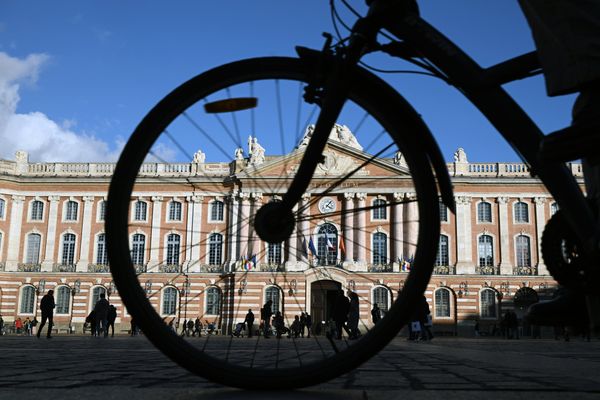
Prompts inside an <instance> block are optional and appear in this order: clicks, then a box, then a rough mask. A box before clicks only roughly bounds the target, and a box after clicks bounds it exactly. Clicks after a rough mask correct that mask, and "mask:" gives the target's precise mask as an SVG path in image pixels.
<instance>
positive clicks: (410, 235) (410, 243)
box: [403, 193, 419, 258]
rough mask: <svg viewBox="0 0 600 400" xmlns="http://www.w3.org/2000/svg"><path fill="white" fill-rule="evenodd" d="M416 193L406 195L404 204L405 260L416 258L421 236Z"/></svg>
mask: <svg viewBox="0 0 600 400" xmlns="http://www.w3.org/2000/svg"><path fill="white" fill-rule="evenodd" d="M416 199H417V195H416V194H415V193H406V196H405V201H406V203H404V207H403V208H404V224H403V228H404V258H411V257H414V255H415V252H416V250H417V239H418V235H419V207H418V205H417V202H416Z"/></svg>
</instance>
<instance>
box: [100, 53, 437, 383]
mask: <svg viewBox="0 0 600 400" xmlns="http://www.w3.org/2000/svg"><path fill="white" fill-rule="evenodd" d="M314 68H315V66H314V65H312V63H311V62H310V61H307V60H300V59H294V58H280V57H268V58H257V59H249V60H243V61H238V62H233V63H230V64H227V65H224V66H221V67H217V68H215V69H212V70H210V71H208V72H205V73H202V74H200V75H198V76H196V77H194V78H192V79H190V80H189V81H187V82H185V83H184V84H182V85H181V86H180V87H178V88H177V89H175V90H174V91H173V92H171V93H170V94H169V95H167V96H166V97H165V98H164V99H163V100H161V101H160V102H159V103H158V104H157V105H156V106H155V107H154V108H153V109H152V110H151V111H150V112H149V113H148V114H147V115H146V116H145V117H144V118H143V120H142V121H141V122H140V124H139V125H138V127H137V128H136V129H135V131H134V132H133V134H132V136H131V138H130V139H129V140H128V142H127V144H126V145H125V147H124V149H123V152H122V154H121V156H120V158H119V160H118V162H117V164H116V167H115V170H114V175H113V179H112V181H111V184H110V188H109V195H108V206H107V218H106V232H107V242H108V243H107V250H108V254H109V259H110V260H111V263H110V268H111V273H112V274H113V277H114V281H115V283H116V285H117V288H118V290H119V294H120V296H121V298H122V300H123V302H124V303H125V305H126V306H127V309H128V312H129V313H130V314H131V315H132V316H133V317H134V318H135V320H136V323H137V324H138V325H139V326H140V327H141V328H142V330H143V332H144V333H145V334H146V336H147V337H148V338H149V339H150V341H151V342H152V343H153V344H154V345H155V346H156V347H157V348H159V349H160V350H161V351H162V352H163V353H164V354H165V355H167V356H168V357H170V358H171V359H172V360H174V361H175V362H176V363H178V364H179V365H181V366H182V367H184V368H186V369H188V370H189V371H191V372H193V373H195V374H197V375H200V376H203V377H205V378H208V379H210V380H212V381H214V382H217V383H221V384H224V385H228V386H234V387H239V388H246V389H288V388H298V387H306V386H310V385H314V384H317V383H321V382H324V381H327V380H329V379H332V378H334V377H337V376H339V375H341V374H343V373H345V372H348V371H350V370H352V369H353V368H355V367H357V366H358V365H360V364H361V363H363V362H364V361H366V360H367V359H369V358H370V357H372V356H373V355H374V354H376V353H377V352H378V351H379V350H380V349H382V348H383V347H384V346H385V345H386V344H387V343H388V342H389V341H390V340H391V339H393V338H394V337H395V335H396V334H397V333H398V332H399V330H400V329H401V328H402V327H403V325H404V324H405V323H406V322H407V321H408V320H409V318H410V317H411V316H412V313H413V307H415V306H416V305H417V304H418V303H419V302H418V300H420V299H421V297H422V295H423V293H424V291H425V289H426V286H427V283H428V282H429V279H430V277H431V272H432V269H433V264H434V259H435V255H436V252H437V242H438V240H439V208H438V196H437V189H436V185H435V179H434V176H433V173H432V168H431V166H430V164H429V160H428V158H427V156H426V154H425V152H424V151H423V149H422V147H421V146H420V144H419V141H418V137H419V132H420V129H423V125H422V121H421V119H420V117H419V116H418V114H417V113H416V112H415V111H414V110H413V108H412V107H411V106H410V105H409V104H408V102H406V101H405V100H404V99H403V98H402V97H401V96H400V95H399V94H397V93H396V92H395V91H394V90H393V89H392V88H391V87H389V86H388V85H387V84H386V83H385V82H383V81H382V80H380V79H379V78H377V77H375V76H374V75H373V74H371V73H369V72H367V71H366V70H364V69H362V68H358V67H357V68H356V69H355V72H354V79H353V82H354V83H353V87H352V88H351V90H350V92H349V96H348V98H349V99H351V100H352V101H354V102H355V103H356V104H358V105H360V106H361V107H363V108H364V109H365V110H366V111H367V112H368V113H370V114H371V115H372V117H373V119H374V120H376V121H377V122H379V123H380V124H381V125H382V126H383V127H384V128H385V129H386V130H387V132H389V134H390V135H391V137H392V139H393V140H394V141H395V142H396V143H397V144H399V147H400V148H401V149H402V150H403V151H404V153H403V154H404V156H405V160H406V163H407V165H408V167H409V169H410V172H411V176H412V179H413V184H414V189H415V192H416V194H417V207H418V213H419V214H418V215H419V218H420V221H419V223H420V224H419V230H418V235H417V246H416V252H415V254H414V260H413V268H412V269H411V271H410V273H409V275H408V277H407V279H406V281H405V284H404V289H403V290H402V291H401V292H400V293H399V295H398V299H397V300H396V301H395V302H394V303H393V304H392V305H391V308H390V310H389V312H388V313H387V314H386V316H385V317H384V318H383V319H382V320H381V321H380V322H379V323H378V324H377V325H375V326H374V327H373V329H371V330H370V331H369V332H367V333H366V334H365V335H363V336H362V337H361V339H360V346H357V345H354V346H350V347H348V348H347V349H345V350H343V351H341V352H339V353H337V354H335V355H333V356H332V357H329V358H325V359H323V360H320V361H318V362H316V363H311V364H309V365H308V366H299V367H293V368H284V369H260V368H249V367H240V366H238V365H234V364H231V363H228V362H225V361H223V360H220V359H217V358H215V357H212V356H209V355H207V354H205V353H204V352H203V351H200V350H198V349H197V348H195V347H194V346H192V345H190V344H189V343H188V342H186V341H185V340H183V339H182V338H180V337H179V336H178V335H177V334H175V333H173V332H172V331H170V330H169V329H168V327H167V326H166V324H165V323H163V320H162V319H161V317H160V316H159V315H158V314H157V312H156V310H155V309H154V308H153V306H152V305H151V304H150V303H149V301H148V299H147V296H146V293H145V291H144V290H143V289H142V288H141V286H140V282H139V279H138V277H137V275H136V272H135V269H134V266H133V263H132V260H131V252H130V248H129V226H128V223H129V211H130V201H131V196H132V193H133V187H134V184H135V182H136V177H137V174H138V171H139V169H140V167H141V165H142V163H143V161H144V159H145V158H146V157H147V156H148V153H149V152H150V150H151V148H152V146H153V144H154V143H155V142H156V140H157V138H158V137H159V135H161V134H162V133H163V132H164V131H165V129H166V128H167V126H168V125H169V124H170V123H171V122H172V121H173V120H174V119H175V118H176V117H178V116H179V115H181V114H182V113H183V112H184V111H185V110H187V109H188V108H189V107H191V106H192V105H194V104H196V103H197V102H199V101H200V100H201V99H202V98H204V97H205V96H206V95H208V94H210V93H213V92H216V91H218V90H222V89H224V88H229V87H230V86H232V85H235V84H238V83H241V82H247V81H252V80H265V79H291V80H295V81H299V82H306V81H307V80H308V79H309V75H310V74H311V72H312V71H314ZM407 131H409V132H410V134H406V132H407ZM117 260H118V261H117Z"/></svg>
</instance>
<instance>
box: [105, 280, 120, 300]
mask: <svg viewBox="0 0 600 400" xmlns="http://www.w3.org/2000/svg"><path fill="white" fill-rule="evenodd" d="M106 293H107V294H108V298H109V300H110V295H111V294H113V293H117V287H116V286H115V282H114V281H110V283H109V284H108V289H107V290H106Z"/></svg>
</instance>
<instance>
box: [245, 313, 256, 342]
mask: <svg viewBox="0 0 600 400" xmlns="http://www.w3.org/2000/svg"><path fill="white" fill-rule="evenodd" d="M244 323H245V324H246V327H247V328H248V337H249V338H251V337H252V331H253V330H254V328H253V325H254V313H253V312H252V309H248V313H247V314H246V318H245V319H244Z"/></svg>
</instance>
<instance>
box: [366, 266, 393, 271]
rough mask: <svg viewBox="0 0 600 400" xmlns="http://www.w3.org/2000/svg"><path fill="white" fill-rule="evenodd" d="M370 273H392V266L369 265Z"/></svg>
mask: <svg viewBox="0 0 600 400" xmlns="http://www.w3.org/2000/svg"><path fill="white" fill-rule="evenodd" d="M367 270H368V271H369V272H392V271H393V269H392V264H369V265H368V266H367Z"/></svg>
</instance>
